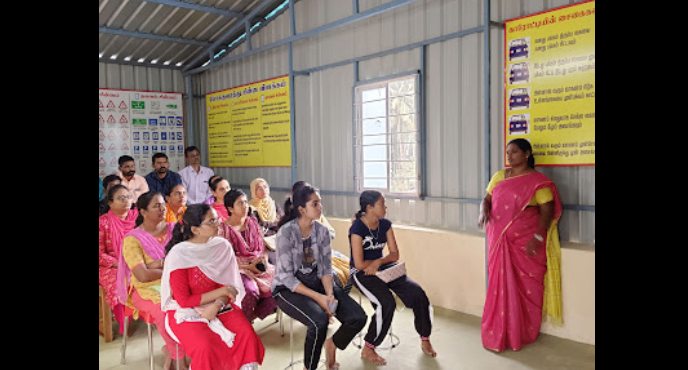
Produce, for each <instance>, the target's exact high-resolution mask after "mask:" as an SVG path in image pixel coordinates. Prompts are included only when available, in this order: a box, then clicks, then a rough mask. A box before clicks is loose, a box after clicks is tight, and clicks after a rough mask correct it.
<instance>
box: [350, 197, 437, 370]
mask: <svg viewBox="0 0 688 370" xmlns="http://www.w3.org/2000/svg"><path fill="white" fill-rule="evenodd" d="M359 203H360V205H361V209H360V210H359V211H358V212H357V213H356V216H355V219H354V222H353V224H352V225H351V228H350V229H349V243H350V246H351V274H352V275H353V280H354V284H356V287H357V288H358V289H359V290H360V291H361V292H362V293H363V294H365V296H366V297H368V299H369V300H370V303H371V304H372V305H373V308H374V309H375V313H374V314H373V317H372V319H371V320H370V326H368V333H367V334H366V336H365V338H364V339H365V347H363V350H362V351H361V357H363V358H364V359H366V360H368V361H370V362H372V363H373V364H375V365H384V364H386V363H387V361H386V360H385V359H384V358H382V357H380V356H379V355H378V354H377V353H376V352H375V347H377V346H379V345H380V343H382V341H383V340H384V339H385V336H386V335H387V331H388V330H389V327H390V325H391V324H392V317H393V316H394V310H395V309H396V306H397V302H396V300H395V299H394V296H393V295H392V293H391V292H390V289H391V290H393V291H394V293H396V294H397V295H398V296H399V298H401V301H402V302H404V305H405V306H406V307H409V308H412V309H413V316H414V317H415V327H416V332H418V334H419V335H420V339H421V349H422V350H423V352H425V354H427V355H430V356H432V357H435V356H437V353H436V352H435V350H434V349H433V348H432V344H430V338H429V337H430V332H431V331H432V321H431V319H430V315H431V310H432V306H430V301H429V300H428V297H427V295H425V291H423V288H421V287H420V285H418V283H416V282H415V281H413V280H411V278H409V277H408V276H406V275H404V276H401V277H399V278H397V279H395V280H392V281H390V282H388V283H385V282H384V281H382V280H380V278H379V277H377V275H375V273H376V272H377V271H378V270H380V271H382V270H385V269H387V268H390V267H392V266H393V265H394V264H393V262H396V261H398V260H399V249H397V242H396V239H395V238H394V230H393V229H392V222H391V221H390V220H388V219H386V218H384V217H385V215H386V214H387V206H386V205H385V197H384V196H383V195H382V193H380V192H379V191H377V190H366V191H364V192H363V193H361V197H360V202H359ZM385 246H387V247H389V254H387V255H386V256H383V254H382V251H383V249H384V248H385Z"/></svg>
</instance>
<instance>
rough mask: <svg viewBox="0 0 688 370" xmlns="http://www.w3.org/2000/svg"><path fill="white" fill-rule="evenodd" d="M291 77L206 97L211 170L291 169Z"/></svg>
mask: <svg viewBox="0 0 688 370" xmlns="http://www.w3.org/2000/svg"><path fill="white" fill-rule="evenodd" d="M290 99H291V98H290V95H289V76H280V77H275V78H272V79H268V80H264V81H259V82H254V83H250V84H247V85H243V86H238V87H234V88H230V89H227V90H222V91H217V92H213V93H210V94H208V95H206V107H207V112H206V114H207V118H208V119H207V121H208V151H209V153H208V155H209V159H210V166H211V167H290V166H291V140H292V139H291V108H290V107H291V104H290Z"/></svg>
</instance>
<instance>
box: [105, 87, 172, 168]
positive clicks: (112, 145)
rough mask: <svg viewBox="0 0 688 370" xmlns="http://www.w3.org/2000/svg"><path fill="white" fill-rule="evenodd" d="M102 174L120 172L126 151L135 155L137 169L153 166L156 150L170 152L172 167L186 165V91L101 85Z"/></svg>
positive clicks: (168, 153) (168, 155)
mask: <svg viewBox="0 0 688 370" xmlns="http://www.w3.org/2000/svg"><path fill="white" fill-rule="evenodd" d="M98 103H99V106H98V128H99V133H98V134H99V136H98V140H99V147H98V157H99V158H98V176H100V177H101V178H102V177H105V176H107V175H109V174H112V173H117V172H119V169H118V167H119V163H118V162H117V160H118V159H119V157H120V156H122V155H125V154H126V155H130V156H132V157H134V160H135V162H136V173H137V174H139V175H141V176H145V175H146V174H148V173H149V172H151V171H152V170H153V165H152V162H153V161H152V157H153V154H155V153H158V152H162V153H165V154H167V157H168V158H169V161H170V170H172V171H175V172H178V171H179V170H181V169H182V168H184V166H185V163H184V114H183V111H184V110H183V108H182V94H181V93H168V92H152V91H134V90H113V89H98Z"/></svg>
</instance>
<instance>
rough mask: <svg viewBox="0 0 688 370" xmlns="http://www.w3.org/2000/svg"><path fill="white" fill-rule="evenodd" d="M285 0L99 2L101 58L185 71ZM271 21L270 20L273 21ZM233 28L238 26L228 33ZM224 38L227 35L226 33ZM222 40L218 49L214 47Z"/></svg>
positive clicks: (134, 0)
mask: <svg viewBox="0 0 688 370" xmlns="http://www.w3.org/2000/svg"><path fill="white" fill-rule="evenodd" d="M283 3H285V0H184V1H181V0H98V26H99V32H98V49H99V50H98V56H99V61H101V62H110V63H119V64H132V65H144V66H154V67H160V68H173V69H182V68H185V67H187V66H188V65H189V63H190V62H192V61H193V60H194V59H196V58H198V57H199V56H200V55H202V54H203V53H206V54H208V57H207V58H202V60H201V61H199V62H195V63H194V64H195V65H194V66H193V67H197V66H200V65H201V64H203V63H204V62H206V61H208V60H209V59H210V56H209V55H210V53H212V54H213V55H216V54H218V52H219V51H221V50H222V49H223V45H224V48H227V45H229V44H230V43H231V42H232V41H234V40H235V39H236V38H238V37H240V36H241V35H243V34H244V33H245V27H235V26H237V25H242V24H243V23H245V22H246V15H247V14H249V13H251V12H254V11H256V10H258V11H257V12H254V13H255V15H254V16H253V17H252V19H250V20H249V21H250V26H253V25H254V24H255V23H257V22H262V23H265V22H266V19H265V16H266V15H268V14H270V13H271V12H272V11H273V10H275V9H276V8H278V7H280V6H281V5H282V4H283ZM269 20H271V19H268V21H269ZM232 27H235V29H236V28H238V29H237V30H236V31H234V32H232V34H231V35H226V33H227V31H229V30H231V29H232ZM223 36H224V37H223ZM220 40H222V44H221V45H220V46H217V48H216V49H213V50H209V48H210V47H211V45H213V44H214V43H216V42H218V41H220Z"/></svg>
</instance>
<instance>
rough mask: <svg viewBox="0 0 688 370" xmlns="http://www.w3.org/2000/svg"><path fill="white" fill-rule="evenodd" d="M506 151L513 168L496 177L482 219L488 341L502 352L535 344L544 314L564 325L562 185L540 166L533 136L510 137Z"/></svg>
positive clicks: (484, 330) (484, 326)
mask: <svg viewBox="0 0 688 370" xmlns="http://www.w3.org/2000/svg"><path fill="white" fill-rule="evenodd" d="M506 154H507V161H508V162H509V165H510V166H511V168H508V169H505V170H501V171H498V172H497V173H496V174H495V175H494V176H493V177H492V179H491V180H490V183H489V185H488V187H487V189H486V191H487V194H486V195H485V198H484V199H483V201H482V203H481V206H480V218H479V220H478V226H479V227H481V228H482V227H483V226H485V231H486V235H487V254H488V255H487V264H488V266H487V275H488V286H487V295H486V298H485V309H484V311H483V317H482V326H481V334H482V341H483V346H484V347H485V348H487V349H489V350H493V351H498V352H499V351H503V350H505V349H507V348H509V347H510V348H512V349H513V350H519V349H521V348H523V346H525V345H527V344H530V343H533V342H534V341H535V340H536V339H537V336H538V334H539V333H540V323H541V322H542V318H543V314H545V315H547V314H549V315H550V316H551V317H552V323H553V324H554V325H562V324H563V321H562V314H561V276H560V262H561V252H560V245H559V234H558V232H557V221H558V220H559V217H560V216H561V212H562V206H561V201H560V200H559V194H558V192H557V188H556V186H555V185H554V182H552V180H550V179H549V178H548V177H547V176H545V175H543V174H541V173H540V172H537V171H536V170H535V159H534V157H533V149H532V147H531V145H530V143H529V142H528V141H527V140H524V139H515V140H512V141H510V142H509V144H508V145H507V147H506ZM543 303H544V304H543ZM545 318H546V316H545Z"/></svg>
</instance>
